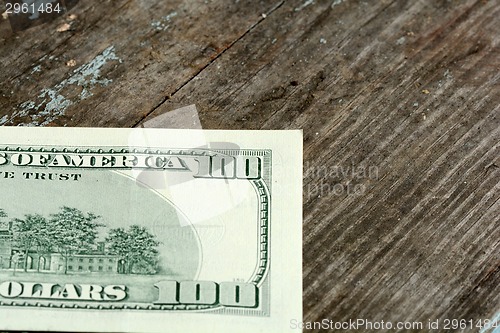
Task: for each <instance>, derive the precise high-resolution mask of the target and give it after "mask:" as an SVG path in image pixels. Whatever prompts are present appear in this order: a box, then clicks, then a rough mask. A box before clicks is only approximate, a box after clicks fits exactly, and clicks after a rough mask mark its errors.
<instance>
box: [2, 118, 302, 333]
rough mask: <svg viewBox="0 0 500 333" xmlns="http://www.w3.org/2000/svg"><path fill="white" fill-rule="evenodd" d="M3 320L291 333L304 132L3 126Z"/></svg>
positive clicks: (296, 308) (39, 326)
mask: <svg viewBox="0 0 500 333" xmlns="http://www.w3.org/2000/svg"><path fill="white" fill-rule="evenodd" d="M0 192H1V196H0V330H1V331H6V330H16V331H22V330H30V331H68V332H287V331H291V327H290V322H291V320H300V319H301V317H302V262H301V258H302V246H301V244H302V133H301V131H205V130H162V129H92V128H86V129H84V128H80V129H76V128H71V129H70V128H8V127H2V128H0Z"/></svg>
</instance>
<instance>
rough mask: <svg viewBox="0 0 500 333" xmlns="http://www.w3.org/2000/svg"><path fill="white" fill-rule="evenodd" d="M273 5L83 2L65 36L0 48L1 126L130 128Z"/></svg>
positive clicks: (41, 34)
mask: <svg viewBox="0 0 500 333" xmlns="http://www.w3.org/2000/svg"><path fill="white" fill-rule="evenodd" d="M279 4H280V2H279V1H274V2H272V1H270V2H267V3H261V4H253V3H250V2H242V3H238V4H237V3H234V2H232V1H225V2H223V1H218V2H204V1H190V2H182V1H168V2H166V1H165V2H163V1H162V2H153V1H108V2H101V1H90V2H88V3H87V4H86V7H82V8H80V7H77V8H75V10H74V11H72V13H75V14H76V15H77V19H76V20H75V22H73V23H72V27H73V28H72V30H70V31H67V32H63V33H57V32H54V31H55V30H56V28H57V25H58V24H61V23H63V22H64V18H61V19H60V20H58V21H57V22H54V24H51V25H46V26H44V27H43V28H40V29H30V30H27V31H24V32H22V33H21V34H20V35H19V36H18V37H19V38H14V39H12V38H11V39H7V40H4V41H3V43H4V45H5V46H4V47H5V48H4V47H2V49H3V50H4V52H5V53H4V54H3V58H4V59H6V64H5V65H4V66H5V67H3V68H2V70H1V71H0V73H1V74H0V75H1V77H0V81H1V82H3V85H2V86H1V87H0V89H1V91H2V95H4V99H3V100H2V101H1V104H0V108H1V109H2V110H4V111H2V114H1V115H0V118H1V117H2V116H5V117H4V118H1V119H2V121H0V124H3V125H15V124H27V125H49V124H50V125H63V124H64V125H68V126H69V125H76V124H78V125H100V126H106V125H108V126H111V125H115V126H116V125H120V126H127V125H129V124H130V123H131V122H132V123H134V122H137V121H139V120H140V119H141V117H143V115H144V114H147V113H149V111H150V110H151V109H153V108H154V107H155V106H156V105H158V104H160V103H161V102H162V101H163V100H164V99H165V97H166V96H169V95H170V94H172V93H174V92H175V91H176V89H178V87H181V86H182V85H183V84H184V83H185V82H187V81H189V80H190V79H191V78H192V77H193V76H195V75H196V73H198V72H199V71H200V70H201V69H203V68H204V67H205V66H206V64H207V63H209V62H210V61H211V60H213V59H214V58H215V57H217V56H218V55H219V54H220V53H221V52H224V50H225V49H227V48H228V47H229V46H230V45H232V43H234V41H236V40H238V39H239V38H240V37H241V36H242V35H244V34H245V33H246V32H247V31H248V29H250V28H251V27H252V26H253V25H254V24H256V23H257V22H259V20H262V19H263V18H262V14H263V13H267V12H269V11H271V10H273V8H274V7H276V6H277V5H279ZM77 9H78V10H77ZM87 17H90V18H87ZM66 20H67V18H66ZM200 20H202V21H200ZM80 21H81V22H80ZM235 22H238V24H235ZM195 23H197V24H195ZM48 29H52V30H51V31H49V32H47V30H48ZM53 34H56V36H57V39H56V40H55V41H53V40H52V39H51V38H50V36H51V35H53ZM60 35H66V38H65V39H63V40H61V39H62V38H64V37H60ZM39 39H40V40H41V41H40V42H39V41H38V40H39ZM53 43H54V44H55V46H54V47H51V45H52V44H53ZM28 50H29V52H28ZM31 53H33V54H35V58H36V59H40V61H35V62H33V60H34V59H33V58H31V56H30V54H31ZM21 54H24V56H21ZM45 55H47V57H44V56H45ZM70 60H74V61H75V62H76V64H77V66H75V67H74V68H73V67H68V66H66V63H67V62H69V61H70ZM18 68H19V69H18ZM47 69H48V70H49V71H47ZM111 83H114V84H111ZM13 87H15V89H13ZM103 110H105V111H103ZM126 110H133V111H132V112H126ZM40 115H42V116H41V117H40ZM110 119H113V123H112V124H110V123H109V121H110Z"/></svg>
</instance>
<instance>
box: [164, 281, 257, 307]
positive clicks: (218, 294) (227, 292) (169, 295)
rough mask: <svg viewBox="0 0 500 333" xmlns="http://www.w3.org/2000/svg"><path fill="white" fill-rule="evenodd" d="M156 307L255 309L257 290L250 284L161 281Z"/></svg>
mask: <svg viewBox="0 0 500 333" xmlns="http://www.w3.org/2000/svg"><path fill="white" fill-rule="evenodd" d="M155 287H156V288H158V289H159V296H158V301H156V302H154V304H157V305H167V304H168V305H175V304H198V305H216V304H220V305H224V306H231V307H245V308H255V307H257V305H258V289H257V286H255V285H254V284H251V283H236V282H222V283H220V284H217V283H215V282H211V281H182V282H177V281H161V282H158V283H157V284H155Z"/></svg>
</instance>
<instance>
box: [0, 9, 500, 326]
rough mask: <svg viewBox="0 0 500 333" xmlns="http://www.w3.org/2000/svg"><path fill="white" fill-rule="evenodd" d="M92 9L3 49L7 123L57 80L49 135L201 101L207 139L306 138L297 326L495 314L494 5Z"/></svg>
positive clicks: (138, 120)
mask: <svg viewBox="0 0 500 333" xmlns="http://www.w3.org/2000/svg"><path fill="white" fill-rule="evenodd" d="M90 3H92V4H90ZM97 6H98V5H97V2H92V1H91V2H88V3H87V4H85V5H82V6H80V5H79V6H78V7H77V8H75V10H74V11H73V12H74V13H75V14H76V15H77V16H78V19H77V20H78V21H77V22H75V23H74V30H73V31H70V32H68V33H67V34H65V33H63V34H61V33H55V32H54V28H56V27H57V25H58V24H60V23H62V22H64V20H65V18H61V19H60V20H59V21H58V22H55V23H54V24H51V25H44V26H43V29H42V27H37V28H34V29H32V30H28V31H26V32H23V33H22V34H20V35H19V37H20V38H19V39H15V38H7V39H5V40H3V41H1V43H2V49H1V50H0V59H2V62H1V63H2V65H3V64H7V66H6V67H3V68H1V69H2V70H1V71H0V91H1V92H2V94H0V95H1V96H3V97H0V110H1V111H0V119H3V122H2V124H12V125H17V124H20V123H26V124H32V123H34V124H43V123H44V122H46V121H47V120H50V119H51V118H50V114H49V115H43V116H42V117H37V114H40V111H35V110H33V108H31V109H30V108H28V109H26V110H27V113H26V115H23V114H22V111H23V108H22V107H20V105H22V103H25V102H26V101H33V102H34V103H35V106H36V105H42V106H41V109H43V110H46V109H47V106H46V105H45V104H44V103H43V99H44V98H39V97H37V96H38V95H40V94H41V92H42V91H43V90H44V89H48V88H51V89H52V90H56V91H57V90H58V89H59V88H58V85H60V84H61V83H62V82H65V83H64V84H63V86H64V87H62V88H61V90H60V91H59V92H60V94H61V95H63V96H65V98H66V99H67V100H69V101H71V105H68V106H67V107H66V108H65V110H64V112H63V113H62V114H58V113H57V112H58V111H59V106H58V107H56V108H54V109H53V110H52V111H55V113H54V114H55V115H56V117H55V118H54V119H52V120H50V121H49V122H48V123H47V124H48V125H68V126H69V125H77V126H136V125H140V124H142V123H143V121H145V120H149V119H152V118H154V117H155V116H157V115H161V114H164V113H166V112H168V111H170V110H173V109H176V108H178V107H181V106H186V105H190V104H196V105H197V107H198V110H199V113H200V120H201V124H202V125H203V127H204V128H229V129H258V128H263V129H283V128H303V129H304V139H305V156H304V158H305V180H304V320H306V321H315V320H321V319H323V318H329V319H332V320H337V321H342V320H348V319H356V318H366V319H370V320H373V321H375V320H385V321H388V320H391V321H421V322H423V323H427V322H428V320H434V319H444V318H450V319H451V318H458V319H487V318H492V317H493V316H494V315H495V313H496V312H497V311H498V310H499V309H500V296H499V295H500V293H499V291H500V290H499V289H500V287H499V286H500V283H499V282H500V251H499V249H500V248H499V245H500V228H499V222H500V221H499V216H500V214H499V213H500V203H499V198H500V192H499V174H500V170H499V168H498V166H499V165H500V160H499V157H498V156H499V139H500V126H499V119H498V116H499V111H500V94H499V93H500V88H499V85H498V80H499V69H500V58H499V57H498V54H499V51H500V46H499V42H500V22H499V21H500V6H498V4H497V3H496V2H495V1H481V0H480V1H474V0H459V1H458V0H457V1H453V2H450V1H444V0H443V1H431V0H425V1H389V0H384V1H377V2H363V1H354V0H344V1H337V0H336V1H326V0H325V1H323V0H321V1H315V2H311V1H304V0H290V1H283V2H280V1H266V2H249V1H239V2H238V1H236V2H232V1H220V2H207V3H205V2H202V1H199V2H198V1H197V2H190V1H181V0H176V1H169V2H157V3H156V2H148V1H116V2H111V1H110V2H104V3H102V4H101V5H99V6H100V7H101V8H109V9H114V10H113V11H112V10H108V11H98V10H97V9H96V8H97ZM174 13H177V14H174ZM263 13H265V14H266V15H265V17H264V16H262V14H263ZM2 24H4V23H2ZM167 26H168V27H167ZM2 27H3V25H0V28H2ZM48 28H50V29H52V30H51V31H50V33H49V34H44V33H43V31H42V30H44V29H48ZM2 29H3V28H2ZM23 37H24V38H23ZM52 42H54V43H53V44H52ZM30 45H35V46H30ZM111 46H113V48H110V47H111ZM104 50H108V51H107V52H104V53H103V51H104ZM99 54H101V56H100V57H99ZM44 55H48V56H49V57H50V56H54V58H53V59H50V60H48V58H47V59H44V60H42V61H41V62H40V61H39V60H38V59H41V58H42V57H43V56H44ZM56 58H57V59H58V60H56ZM71 59H75V60H76V62H77V63H78V65H77V66H76V67H75V68H78V66H81V65H82V64H85V63H87V64H90V65H91V66H90V67H91V69H92V71H91V74H89V75H87V76H85V75H83V74H85V73H87V72H86V71H85V70H86V68H83V70H80V71H79V72H78V71H77V72H76V73H74V72H72V70H74V68H68V67H67V66H65V65H64V64H65V62H66V61H68V60H71ZM37 65H41V69H42V70H41V72H37V71H35V72H33V73H32V71H33V69H34V68H36V66H37ZM4 68H5V70H4ZM92 73H93V74H95V73H97V75H94V76H93V74H92ZM82 76H83V77H84V79H82V80H83V81H78V80H77V83H74V81H75V79H78V78H81V77H82ZM89 78H90V79H89ZM92 78H93V79H94V80H93V81H92V80H91V79H92ZM68 80H69V81H68ZM68 82H69V83H68ZM72 82H73V83H72ZM9 91H13V93H9ZM82 91H83V92H86V93H85V94H84V95H83V96H84V97H85V98H81V96H82V95H81V94H82ZM87 93H90V94H92V95H91V96H90V95H87ZM62 101H63V102H64V100H62ZM25 106H26V104H25ZM63 106H64V104H63ZM20 111H21V113H19V112H20ZM16 112H17V114H16ZM13 114H14V115H15V116H14V117H12V115H13ZM3 116H6V117H7V118H2V117H3Z"/></svg>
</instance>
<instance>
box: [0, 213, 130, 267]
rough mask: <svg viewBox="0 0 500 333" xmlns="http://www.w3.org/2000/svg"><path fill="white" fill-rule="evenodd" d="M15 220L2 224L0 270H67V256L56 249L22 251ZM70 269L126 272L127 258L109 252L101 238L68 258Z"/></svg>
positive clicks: (0, 231)
mask: <svg viewBox="0 0 500 333" xmlns="http://www.w3.org/2000/svg"><path fill="white" fill-rule="evenodd" d="M12 227H13V226H12V222H9V223H7V225H5V224H3V225H2V226H0V270H14V269H20V270H25V271H28V272H30V271H31V272H34V271H36V272H42V273H43V272H47V273H48V272H51V273H58V272H59V273H64V271H65V260H64V257H63V256H62V255H61V254H60V253H57V252H38V251H36V250H34V251H29V252H28V255H27V258H26V260H25V257H24V256H25V255H23V254H21V248H20V247H18V246H16V244H15V242H14V234H13V230H12ZM68 263H69V264H68V267H67V272H70V273H72V274H77V273H102V274H107V273H125V260H124V259H123V258H120V257H119V256H117V255H113V254H110V253H109V251H107V249H106V243H105V242H99V243H98V244H97V247H96V248H95V250H94V251H86V252H81V253H75V254H72V255H71V256H70V257H69V258H68Z"/></svg>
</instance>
